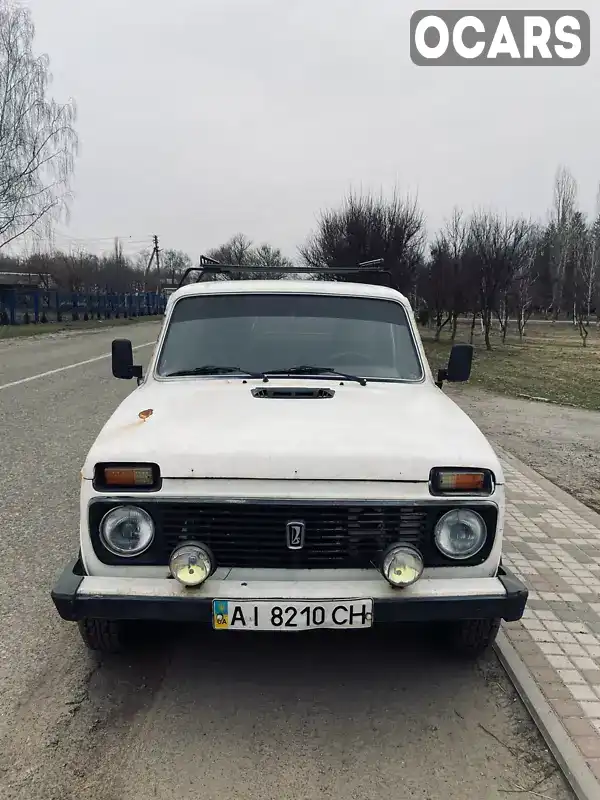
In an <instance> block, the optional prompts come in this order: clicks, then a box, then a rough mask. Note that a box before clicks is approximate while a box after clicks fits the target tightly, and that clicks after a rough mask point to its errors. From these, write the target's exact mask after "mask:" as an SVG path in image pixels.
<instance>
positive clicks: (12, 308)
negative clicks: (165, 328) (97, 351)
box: [0, 287, 167, 325]
mask: <svg viewBox="0 0 600 800" xmlns="http://www.w3.org/2000/svg"><path fill="white" fill-rule="evenodd" d="M166 302H167V297H166V296H165V295H163V294H157V293H156V292H131V293H116V292H98V293H95V294H82V293H79V292H57V291H47V290H41V289H34V290H31V291H27V290H21V289H6V288H5V289H3V288H2V287H0V325H27V324H36V323H42V324H43V323H46V322H67V321H77V320H92V319H119V318H133V317H145V316H153V315H157V314H162V313H164V310H165V306H166Z"/></svg>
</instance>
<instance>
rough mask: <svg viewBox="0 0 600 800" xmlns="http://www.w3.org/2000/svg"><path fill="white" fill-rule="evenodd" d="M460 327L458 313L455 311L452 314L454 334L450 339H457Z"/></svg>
mask: <svg viewBox="0 0 600 800" xmlns="http://www.w3.org/2000/svg"><path fill="white" fill-rule="evenodd" d="M457 327H458V314H457V313H456V312H453V314H452V334H451V336H450V341H452V342H453V341H454V340H455V339H456V329H457Z"/></svg>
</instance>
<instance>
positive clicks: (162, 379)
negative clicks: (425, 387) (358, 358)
mask: <svg viewBox="0 0 600 800" xmlns="http://www.w3.org/2000/svg"><path fill="white" fill-rule="evenodd" d="M207 294H208V293H206V294H205V293H204V292H203V293H201V294H198V295H184V296H183V297H180V298H178V299H177V300H176V301H175V302H174V303H173V304H172V306H171V308H170V310H169V315H168V317H167V318H166V319H165V324H164V326H163V329H162V331H161V333H160V337H159V339H158V342H157V346H156V350H155V354H154V358H153V360H152V369H151V370H149V371H148V373H147V375H152V380H154V381H156V382H158V383H172V382H173V381H198V380H222V379H226V380H245V381H251V380H255V379H254V378H250V377H249V376H248V375H244V374H242V373H240V374H239V375H236V374H235V373H233V374H231V375H186V376H183V375H179V376H177V377H175V376H171V377H167V376H166V375H160V374H159V372H158V365H159V363H160V360H161V358H162V354H163V350H164V347H165V343H166V338H167V333H168V331H169V328H170V326H171V319H172V317H173V313H174V311H175V309H176V308H177V304H178V303H180V302H181V301H182V300H189V299H190V297H196V296H197V297H205V296H207ZM247 294H261V295H274V296H276V295H281V294H294V292H282V291H277V292H274V291H271V292H268V291H264V290H262V291H260V292H244V291H241V290H240V291H239V292H210V296H216V297H227V296H232V295H247ZM302 294H306V295H309V296H310V295H315V296H318V297H330V296H332V294H331V293H330V292H319V291H318V290H317V291H315V292H306V293H305V292H303V293H302ZM333 296H334V297H340V296H341V297H351V298H359V299H363V298H364V299H373V300H383V301H384V302H388V303H396V304H397V305H399V306H400V307H401V308H402V310H403V312H404V314H405V315H406V321H407V327H408V331H409V334H410V340H411V343H412V345H413V348H414V352H415V355H416V358H417V361H418V364H419V368H420V370H421V376H420V377H419V378H394V377H387V378H382V377H381V376H377V377H369V376H368V375H366V374H362V373H359V372H356V373H355V374H356V375H358V376H359V377H361V378H366V380H367V381H368V382H369V383H402V384H421V383H426V382H427V375H428V373H427V369H426V366H425V363H424V361H423V357H422V354H421V347H420V346H419V343H418V341H417V338H416V336H415V330H414V325H413V319H412V317H411V314H410V313H409V309H408V308H407V307H406V306H405V305H404V303H402V302H401V301H400V300H397V299H396V298H394V297H385V298H381V297H369V296H368V295H361V294H349V293H348V294H345V293H344V294H342V295H338V294H335V295H333ZM280 378H282V379H283V380H289V379H290V378H291V379H295V380H329V381H331V380H341V379H340V378H338V377H337V376H335V375H289V376H288V375H274V376H271V377H269V381H271V380H279V379H280ZM256 380H260V381H261V382H262V378H260V379H256ZM357 385H358V384H357Z"/></svg>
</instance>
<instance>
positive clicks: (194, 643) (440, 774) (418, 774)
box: [0, 323, 572, 800]
mask: <svg viewBox="0 0 600 800" xmlns="http://www.w3.org/2000/svg"><path fill="white" fill-rule="evenodd" d="M157 334H158V327H157V325H156V323H153V324H148V323H140V324H139V325H135V326H132V327H129V328H128V329H127V335H129V336H130V337H131V338H132V340H133V343H134V345H136V346H137V345H145V346H143V347H140V348H139V349H138V350H137V353H138V356H139V358H140V361H141V362H142V363H145V362H146V361H147V359H148V358H149V356H150V353H151V349H152V348H151V346H149V345H148V344H147V343H153V342H154V341H155V339H156V336H157ZM113 335H114V336H121V335H123V332H122V331H118V330H117V331H107V330H103V331H101V332H94V333H92V332H89V333H85V334H77V335H70V336H56V337H53V338H52V339H50V338H44V339H38V340H19V341H17V342H14V343H8V342H6V341H4V342H0V525H1V527H0V798H2V800H13V799H16V798H18V799H19V800H30V798H36V800H80V799H81V798H82V797H85V798H88V799H89V800H117V798H118V800H149V799H151V798H159V800H162V799H163V798H164V799H165V800H166V799H167V798H172V797H178V798H188V797H189V798H197V797H201V798H203V800H217V799H218V800H229V799H230V798H244V799H245V800H271V798H273V800H275V798H276V799H277V800H281V798H284V797H285V798H299V799H304V798H306V800H316V798H334V800H342V798H343V799H344V800H348V799H349V798H360V800H374V799H375V798H378V799H379V798H388V797H390V796H392V797H397V798H420V799H421V800H468V799H470V798H473V800H500V798H502V799H503V800H506V798H509V797H511V796H515V795H511V794H507V791H514V792H517V793H518V794H517V796H520V797H523V798H528V797H536V796H543V797H546V798H551V799H552V800H566V799H567V798H572V794H571V792H570V791H569V790H568V789H567V788H566V787H565V784H564V782H563V779H562V777H561V776H560V774H559V773H558V771H557V770H556V766H555V764H554V762H553V760H552V759H551V757H550V755H549V753H548V751H547V749H546V748H545V746H544V744H543V742H542V740H541V738H540V737H539V735H538V733H537V731H536V730H535V728H534V726H533V724H532V723H531V721H530V720H529V717H528V716H527V713H526V711H525V710H524V708H523V706H522V705H521V703H520V701H519V700H518V699H517V697H516V694H515V692H514V690H513V688H512V686H511V685H510V684H509V682H508V681H507V679H506V677H505V676H504V673H503V672H502V669H501V668H500V666H499V664H498V662H497V661H496V659H495V657H494V656H493V655H490V656H489V657H488V658H487V659H486V660H484V661H482V662H481V663H479V664H477V665H473V664H464V663H461V662H459V661H456V660H454V659H452V658H451V657H450V656H449V655H448V654H447V653H446V652H445V651H444V650H443V648H441V647H440V645H439V644H438V643H437V642H436V641H435V639H434V638H433V637H432V634H431V632H430V631H429V630H427V629H425V628H406V629H400V630H398V631H397V632H396V633H394V634H389V633H386V634H380V633H376V632H369V633H366V634H363V633H353V634H352V635H348V634H346V635H343V634H342V635H339V634H335V635H334V634H331V635H328V634H325V635H322V634H321V633H319V634H309V635H307V636H298V637H291V638H288V637H286V638H285V642H284V641H283V639H281V638H279V637H277V636H271V637H269V636H261V635H257V636H248V637H247V636H244V635H242V634H240V635H239V636H235V637H234V636H231V637H228V636H227V635H226V634H221V633H214V632H212V631H203V630H197V629H195V628H194V627H187V626H186V627H181V628H179V627H177V628H171V629H168V630H165V629H161V628H159V627H156V626H150V627H148V628H146V629H141V630H140V644H139V647H138V648H137V649H136V650H134V651H133V652H132V653H130V654H129V655H127V656H120V657H111V658H103V659H100V660H99V659H96V658H94V657H93V656H92V655H91V654H89V653H88V652H87V651H86V650H85V648H84V647H83V644H82V643H81V642H80V639H79V635H78V632H77V629H76V627H75V626H74V625H72V624H69V623H66V622H63V621H62V620H61V619H60V618H59V617H58V615H57V614H56V612H55V610H54V607H53V605H52V602H51V600H50V597H49V591H50V589H51V586H52V584H53V582H54V579H55V577H56V575H57V573H58V572H59V571H60V569H61V568H62V566H63V564H64V563H65V562H66V561H67V560H68V559H69V558H71V557H72V556H73V555H74V554H75V552H76V548H77V539H78V533H77V530H78V505H77V502H78V489H79V479H80V478H79V470H80V468H81V464H82V462H83V459H84V457H85V454H86V451H87V449H88V448H89V446H90V445H91V444H92V441H93V439H94V437H95V435H96V434H97V433H98V431H99V430H100V428H101V426H102V424H103V423H104V421H105V420H106V419H107V417H108V416H109V414H110V413H111V411H112V410H113V409H114V408H115V406H116V405H117V403H118V402H119V401H120V400H121V399H123V398H124V397H125V396H126V395H127V394H128V393H129V392H130V391H132V390H133V389H134V388H135V384H133V383H128V382H125V381H117V380H115V379H113V378H112V377H111V373H110V361H109V359H107V358H100V357H101V356H103V355H105V354H107V353H108V352H109V351H110V341H111V339H112V337H113ZM80 362H87V363H84V364H81V363H80ZM73 364H79V366H72V365H73ZM65 368H66V369H65ZM39 373H47V374H44V375H43V376H42V377H39V378H36V379H34V380H27V381H26V379H28V378H31V377H32V376H34V375H37V374H39ZM544 779H545V780H544ZM532 788H533V789H534V791H535V792H537V793H538V794H537V795H535V794H529V793H527V792H526V791H524V790H529V789H532Z"/></svg>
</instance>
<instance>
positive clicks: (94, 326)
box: [0, 314, 163, 339]
mask: <svg viewBox="0 0 600 800" xmlns="http://www.w3.org/2000/svg"><path fill="white" fill-rule="evenodd" d="M162 319H163V316H162V314H160V315H158V316H150V317H135V318H133V319H122V318H121V319H94V320H89V321H88V322H85V321H83V320H77V321H76V322H72V321H71V322H46V323H39V324H38V325H35V324H33V323H31V324H29V325H0V339H21V338H23V337H27V336H43V335H44V334H49V333H63V332H65V331H87V330H98V329H99V328H118V327H125V326H127V325H136V324H137V323H140V322H158V321H159V320H162Z"/></svg>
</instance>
